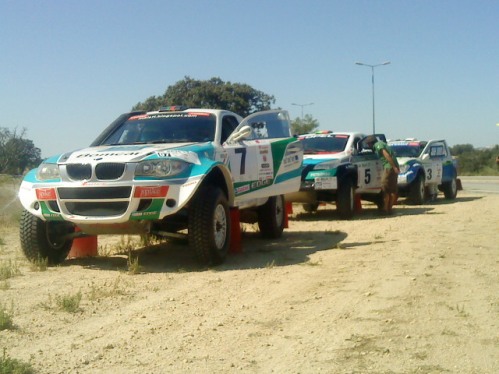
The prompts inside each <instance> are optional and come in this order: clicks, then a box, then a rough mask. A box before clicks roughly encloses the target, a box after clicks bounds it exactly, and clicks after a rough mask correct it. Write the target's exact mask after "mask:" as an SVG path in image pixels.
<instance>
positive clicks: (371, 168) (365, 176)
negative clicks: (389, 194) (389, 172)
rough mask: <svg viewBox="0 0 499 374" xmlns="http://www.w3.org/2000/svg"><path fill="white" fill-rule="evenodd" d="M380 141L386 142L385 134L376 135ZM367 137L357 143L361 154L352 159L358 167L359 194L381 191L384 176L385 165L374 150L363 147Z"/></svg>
mask: <svg viewBox="0 0 499 374" xmlns="http://www.w3.org/2000/svg"><path fill="white" fill-rule="evenodd" d="M375 136H376V137H377V138H378V139H379V140H381V141H383V142H386V138H385V136H384V134H376V135H375ZM365 139H366V138H365V137H364V138H362V139H360V140H358V141H356V143H357V144H360V148H359V147H357V148H358V149H359V152H357V153H356V155H355V156H353V157H352V162H353V163H354V164H355V165H356V166H357V173H358V179H357V192H358V193H365V192H378V191H380V189H381V177H382V175H383V164H382V162H381V160H380V159H379V157H378V156H377V155H376V153H374V152H373V151H372V150H370V149H367V148H365V147H363V145H362V142H363V141H365Z"/></svg>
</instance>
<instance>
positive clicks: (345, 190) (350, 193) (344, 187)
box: [336, 178, 355, 219]
mask: <svg viewBox="0 0 499 374" xmlns="http://www.w3.org/2000/svg"><path fill="white" fill-rule="evenodd" d="M354 196H355V190H354V186H353V181H352V179H350V178H347V179H345V180H343V181H342V183H340V185H339V186H338V195H337V197H336V210H337V211H338V214H339V215H340V217H341V218H342V219H350V218H352V217H353V214H354V211H355V206H354V204H355V200H354Z"/></svg>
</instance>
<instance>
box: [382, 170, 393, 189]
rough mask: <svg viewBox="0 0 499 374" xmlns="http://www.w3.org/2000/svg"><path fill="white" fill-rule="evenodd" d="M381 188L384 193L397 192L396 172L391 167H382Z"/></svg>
mask: <svg viewBox="0 0 499 374" xmlns="http://www.w3.org/2000/svg"><path fill="white" fill-rule="evenodd" d="M381 188H382V190H383V192H386V193H397V173H395V171H394V170H393V169H392V168H390V169H384V171H383V177H382V178H381Z"/></svg>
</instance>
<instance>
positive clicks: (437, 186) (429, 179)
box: [388, 139, 459, 204]
mask: <svg viewBox="0 0 499 374" xmlns="http://www.w3.org/2000/svg"><path fill="white" fill-rule="evenodd" d="M388 144H389V145H390V147H391V148H392V150H393V152H394V153H395V155H396V156H397V160H398V162H399V165H400V174H399V176H398V190H399V195H400V196H405V197H407V198H408V199H409V200H410V201H412V202H413V203H415V204H423V203H424V202H425V200H427V199H434V198H436V197H437V195H438V191H443V193H444V196H445V198H446V199H449V200H453V199H455V198H456V195H457V190H458V186H459V180H458V178H457V161H456V160H455V159H454V158H453V157H452V155H451V153H450V149H449V147H448V146H447V142H446V141H445V140H430V141H422V140H417V139H406V140H393V141H389V142H388Z"/></svg>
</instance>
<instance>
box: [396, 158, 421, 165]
mask: <svg viewBox="0 0 499 374" xmlns="http://www.w3.org/2000/svg"><path fill="white" fill-rule="evenodd" d="M397 161H398V163H399V165H406V164H413V163H415V162H421V160H419V159H418V158H414V157H397Z"/></svg>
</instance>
